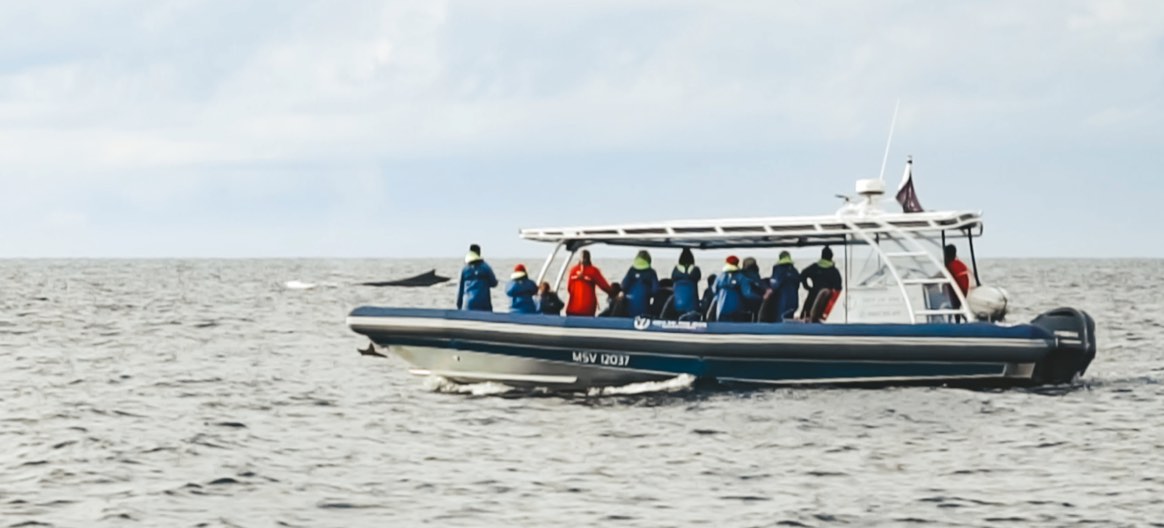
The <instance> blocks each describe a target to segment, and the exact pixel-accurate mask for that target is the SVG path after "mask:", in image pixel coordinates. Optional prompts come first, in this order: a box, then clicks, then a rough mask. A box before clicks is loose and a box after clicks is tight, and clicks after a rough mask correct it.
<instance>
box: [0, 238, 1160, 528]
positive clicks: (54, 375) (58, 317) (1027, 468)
mask: <svg viewBox="0 0 1164 528" xmlns="http://www.w3.org/2000/svg"><path fill="white" fill-rule="evenodd" d="M496 264H497V266H496V267H497V268H498V269H505V267H506V266H509V265H512V262H499V263H496ZM433 267H436V268H438V269H439V270H440V271H441V272H443V273H444V274H446V275H451V274H455V273H456V271H457V269H458V263H457V262H456V261H454V260H448V261H432V262H422V261H384V260H379V261H373V260H366V261H365V260H335V261H330V260H224V261H215V260H191V261H182V260H172V261H169V260H137V261H134V260H130V261H113V260H95V261H77V260H72V261H52V260H47V261H46V260H9V261H0V528H3V527H17V526H27V527H31V526H78V527H82V526H83V527H102V526H110V527H113V526H117V527H121V526H175V527H177V526H190V527H194V526H207V527H214V526H246V527H267V526H291V527H296V526H302V527H317V526H336V527H357V526H420V525H433V526H549V525H562V526H594V525H602V526H696V525H713V526H921V525H931V526H1005V525H1011V526H1083V525H1097V526H1148V525H1155V526H1164V425H1162V423H1164V385H1162V384H1161V380H1164V358H1162V357H1161V351H1160V343H1161V342H1162V341H1164V261H1155V260H1145V261H1130V260H1129V261H1106V260H1081V261H1064V260H1032V261H1022V260H1000V261H987V262H985V263H984V265H983V280H984V282H986V283H991V284H998V285H1002V286H1005V287H1006V288H1008V289H1009V291H1010V292H1011V294H1012V297H1013V300H1014V310H1013V312H1012V313H1013V316H1012V319H1015V320H1025V319H1029V318H1030V317H1033V316H1034V315H1035V314H1037V313H1038V312H1039V311H1042V310H1044V309H1049V308H1053V307H1056V306H1060V305H1069V306H1076V307H1080V308H1083V309H1085V310H1087V311H1088V312H1090V313H1091V314H1092V315H1093V316H1094V317H1095V318H1096V320H1097V321H1098V325H1099V329H1098V337H1099V339H1100V346H1099V355H1098V357H1097V359H1096V361H1095V363H1094V364H1093V365H1092V368H1091V370H1090V371H1089V372H1088V373H1087V375H1086V377H1085V378H1084V379H1083V381H1082V382H1081V383H1080V384H1078V385H1076V386H1072V387H1056V388H1051V389H1043V390H1004V391H971V390H961V389H947V388H887V389H875V390H870V389H835V388H833V389H757V390H733V391H708V390H702V389H700V390H696V389H693V388H692V387H691V386H690V380H684V379H676V380H672V381H670V382H666V383H661V384H655V385H652V386H640V387H625V388H620V389H614V390H608V391H603V392H601V393H595V394H589V395H550V394H540V393H530V392H514V391H509V390H507V389H506V388H505V387H503V386H500V385H492V384H482V385H474V386H457V385H452V384H449V383H447V382H443V381H442V380H438V379H422V378H415V377H412V376H410V375H408V374H407V368H406V366H405V364H404V363H403V362H402V361H400V360H399V359H395V358H390V359H383V358H375V357H364V356H360V355H358V354H357V353H356V348H357V347H359V346H363V345H365V344H366V343H365V341H363V340H362V338H361V337H360V336H357V335H355V334H353V333H351V332H349V331H348V330H347V328H346V327H345V326H344V317H345V316H346V314H347V312H348V311H349V310H350V309H351V308H352V307H355V306H357V305H361V304H387V305H410V306H446V305H449V304H451V303H452V301H453V297H454V294H455V288H453V287H451V286H447V285H446V286H437V287H433V288H427V289H412V290H408V289H377V288H367V287H359V286H355V285H354V283H357V282H360V281H364V280H384V279H389V278H393V277H400V276H405V275H408V274H410V273H414V272H419V271H423V270H425V269H429V268H433ZM295 281H297V282H295ZM288 283H290V284H288ZM497 300H498V302H500V295H498V296H497ZM1153 523H1154V524H1153Z"/></svg>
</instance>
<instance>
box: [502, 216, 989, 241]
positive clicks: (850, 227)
mask: <svg viewBox="0 0 1164 528" xmlns="http://www.w3.org/2000/svg"><path fill="white" fill-rule="evenodd" d="M893 231H896V232H899V233H900V232H901V231H905V232H909V233H916V234H918V235H920V236H925V237H928V236H936V235H938V234H939V233H940V232H941V231H950V232H951V233H950V235H951V236H967V235H968V236H979V235H981V234H982V214H981V213H980V212H975V211H934V212H924V213H881V212H878V213H877V214H870V215H846V214H833V215H822V216H799V217H796V216H791V217H789V216H784V217H768V218H728V219H713V220H675V221H669V222H655V223H642V224H625V225H606V226H594V227H559V228H542V229H523V230H521V231H520V236H521V238H523V239H526V240H533V241H537V242H553V243H558V242H566V243H569V244H573V245H576V246H582V245H588V244H608V245H618V246H635V247H689V248H693V249H718V248H725V249H726V248H746V247H798V246H823V245H828V244H836V245H842V244H845V243H850V244H852V243H863V240H862V237H860V236H857V234H858V233H860V232H863V233H865V234H868V235H880V234H882V233H885V234H887V235H888V234H890V233H891V232H893Z"/></svg>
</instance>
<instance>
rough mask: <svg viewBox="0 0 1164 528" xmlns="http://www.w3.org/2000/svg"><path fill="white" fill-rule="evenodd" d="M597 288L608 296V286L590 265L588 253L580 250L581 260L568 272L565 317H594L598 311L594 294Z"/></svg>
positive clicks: (596, 298)
mask: <svg viewBox="0 0 1164 528" xmlns="http://www.w3.org/2000/svg"><path fill="white" fill-rule="evenodd" d="M595 286H597V287H598V288H599V289H601V290H602V291H603V292H606V293H607V294H608V295H609V294H610V284H609V283H608V282H606V278H605V277H603V276H602V272H601V271H599V270H598V268H596V267H595V266H594V264H591V263H590V251H587V250H582V259H581V260H580V261H579V262H578V264H577V265H576V266H574V268H573V269H571V270H570V281H569V282H568V283H567V284H566V289H567V290H568V291H569V292H570V301H569V303H567V304H566V315H586V316H590V317H594V314H595V313H596V312H597V311H598V297H597V296H596V295H595V294H594V287H595Z"/></svg>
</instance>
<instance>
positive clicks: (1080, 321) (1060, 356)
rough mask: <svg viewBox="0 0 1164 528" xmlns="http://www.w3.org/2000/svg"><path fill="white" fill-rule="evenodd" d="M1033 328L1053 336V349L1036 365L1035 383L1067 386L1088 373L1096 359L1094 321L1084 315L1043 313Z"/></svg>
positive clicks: (1063, 310) (1061, 310) (1066, 311)
mask: <svg viewBox="0 0 1164 528" xmlns="http://www.w3.org/2000/svg"><path fill="white" fill-rule="evenodd" d="M1031 324H1032V325H1035V326H1038V327H1040V328H1043V329H1045V330H1047V331H1048V332H1050V333H1051V334H1052V335H1054V336H1055V349H1054V350H1052V351H1051V352H1050V353H1048V354H1047V356H1046V357H1044V358H1043V359H1042V360H1040V361H1039V362H1037V363H1035V373H1034V376H1033V377H1032V380H1033V381H1034V382H1035V383H1068V382H1070V381H1072V380H1074V379H1075V377H1076V376H1082V375H1083V373H1084V372H1087V367H1088V365H1091V361H1092V360H1093V359H1095V348H1096V344H1095V320H1094V319H1092V318H1091V316H1090V315H1087V312H1084V311H1081V310H1076V309H1074V308H1058V309H1055V310H1051V311H1049V312H1046V313H1044V314H1042V315H1040V316H1038V317H1036V318H1035V320H1033V321H1031Z"/></svg>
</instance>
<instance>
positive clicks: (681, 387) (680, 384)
mask: <svg viewBox="0 0 1164 528" xmlns="http://www.w3.org/2000/svg"><path fill="white" fill-rule="evenodd" d="M694 385H695V376H692V375H690V374H681V375H679V376H677V377H674V378H671V379H669V380H663V381H647V382H643V383H631V384H630V385H621V386H618V387H595V388H592V389H590V390H589V391H587V393H586V395H587V396H626V395H631V394H651V393H667V392H680V391H685V390H688V389H690V388H691V387H693V386H694Z"/></svg>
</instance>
